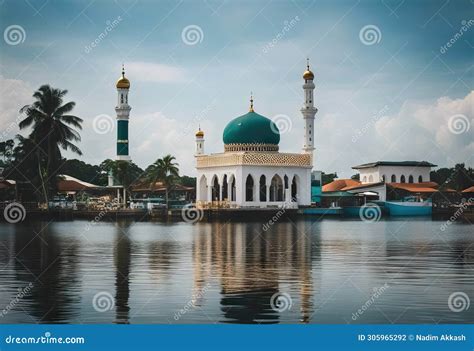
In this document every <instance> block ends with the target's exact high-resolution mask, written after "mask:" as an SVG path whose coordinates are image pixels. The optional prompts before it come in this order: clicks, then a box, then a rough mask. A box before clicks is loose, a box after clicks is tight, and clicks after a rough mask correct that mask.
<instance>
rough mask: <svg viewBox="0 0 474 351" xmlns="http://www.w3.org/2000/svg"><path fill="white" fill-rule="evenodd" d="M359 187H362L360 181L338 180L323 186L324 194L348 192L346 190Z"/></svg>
mask: <svg viewBox="0 0 474 351" xmlns="http://www.w3.org/2000/svg"><path fill="white" fill-rule="evenodd" d="M358 185H360V182H359V181H358V180H354V179H336V180H333V181H332V182H331V183H329V184H326V185H323V192H331V191H345V190H347V189H346V188H348V189H350V188H352V187H355V186H358Z"/></svg>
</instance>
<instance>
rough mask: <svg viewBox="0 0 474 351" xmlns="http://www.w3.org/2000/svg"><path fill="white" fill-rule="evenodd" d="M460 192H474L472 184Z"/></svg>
mask: <svg viewBox="0 0 474 351" xmlns="http://www.w3.org/2000/svg"><path fill="white" fill-rule="evenodd" d="M462 192H463V193H474V185H473V186H471V187H470V188H467V189H464V190H463V191H462Z"/></svg>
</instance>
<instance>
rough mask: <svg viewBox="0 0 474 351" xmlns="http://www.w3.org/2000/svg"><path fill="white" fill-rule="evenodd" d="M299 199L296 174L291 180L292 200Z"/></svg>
mask: <svg viewBox="0 0 474 351" xmlns="http://www.w3.org/2000/svg"><path fill="white" fill-rule="evenodd" d="M297 200H298V184H297V179H296V176H294V177H293V180H292V182H291V201H293V202H296V201H297Z"/></svg>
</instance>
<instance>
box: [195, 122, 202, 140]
mask: <svg viewBox="0 0 474 351" xmlns="http://www.w3.org/2000/svg"><path fill="white" fill-rule="evenodd" d="M196 137H197V138H203V137H204V132H203V131H202V130H201V124H200V123H199V130H198V131H197V132H196Z"/></svg>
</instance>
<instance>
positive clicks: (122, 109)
mask: <svg viewBox="0 0 474 351" xmlns="http://www.w3.org/2000/svg"><path fill="white" fill-rule="evenodd" d="M116 86H117V106H116V107H115V112H116V113H117V158H116V159H117V161H130V160H131V158H130V155H129V153H128V152H129V151H128V118H129V116H130V110H131V109H132V108H131V107H130V105H129V104H128V91H129V89H130V81H129V80H128V79H127V78H125V69H124V67H123V65H122V76H121V77H120V78H119V80H118V81H117V85H116Z"/></svg>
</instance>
